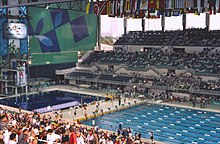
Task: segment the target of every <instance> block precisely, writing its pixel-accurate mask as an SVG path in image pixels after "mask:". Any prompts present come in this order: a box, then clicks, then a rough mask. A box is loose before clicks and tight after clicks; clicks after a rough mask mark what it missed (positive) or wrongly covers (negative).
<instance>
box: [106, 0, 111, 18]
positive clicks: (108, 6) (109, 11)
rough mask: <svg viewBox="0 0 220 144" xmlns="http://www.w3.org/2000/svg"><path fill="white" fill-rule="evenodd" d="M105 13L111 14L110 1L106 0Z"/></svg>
mask: <svg viewBox="0 0 220 144" xmlns="http://www.w3.org/2000/svg"><path fill="white" fill-rule="evenodd" d="M106 6H107V15H110V14H111V1H107V5H106Z"/></svg>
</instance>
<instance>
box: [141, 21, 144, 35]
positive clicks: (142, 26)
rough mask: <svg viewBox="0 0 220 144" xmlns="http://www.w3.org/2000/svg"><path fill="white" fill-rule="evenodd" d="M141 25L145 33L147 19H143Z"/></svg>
mask: <svg viewBox="0 0 220 144" xmlns="http://www.w3.org/2000/svg"><path fill="white" fill-rule="evenodd" d="M141 24H142V32H144V31H145V19H144V18H142V19H141Z"/></svg>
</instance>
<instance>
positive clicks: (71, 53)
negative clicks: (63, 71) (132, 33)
mask: <svg viewBox="0 0 220 144" xmlns="http://www.w3.org/2000/svg"><path fill="white" fill-rule="evenodd" d="M28 11H29V15H30V16H31V17H32V18H31V19H29V20H28V33H29V36H30V41H29V47H30V52H31V57H32V65H44V64H59V63H67V62H76V61H77V60H78V52H79V51H88V50H91V49H93V48H94V46H95V44H96V28H97V17H96V16H95V15H94V14H86V13H85V12H76V11H68V10H58V9H48V10H46V9H45V8H36V7H29V9H28Z"/></svg>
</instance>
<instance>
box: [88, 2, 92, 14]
mask: <svg viewBox="0 0 220 144" xmlns="http://www.w3.org/2000/svg"><path fill="white" fill-rule="evenodd" d="M92 13H93V1H91V2H90V6H89V14H92Z"/></svg>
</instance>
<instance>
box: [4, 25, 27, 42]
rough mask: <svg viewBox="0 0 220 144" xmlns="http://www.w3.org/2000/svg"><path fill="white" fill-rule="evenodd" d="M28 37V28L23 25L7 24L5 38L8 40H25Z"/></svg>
mask: <svg viewBox="0 0 220 144" xmlns="http://www.w3.org/2000/svg"><path fill="white" fill-rule="evenodd" d="M26 37H27V28H26V25H25V24H23V23H5V24H4V38H6V39H24V38H26Z"/></svg>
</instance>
